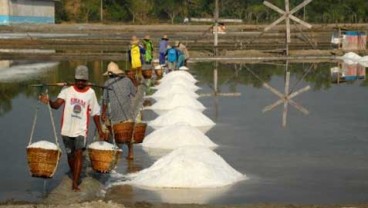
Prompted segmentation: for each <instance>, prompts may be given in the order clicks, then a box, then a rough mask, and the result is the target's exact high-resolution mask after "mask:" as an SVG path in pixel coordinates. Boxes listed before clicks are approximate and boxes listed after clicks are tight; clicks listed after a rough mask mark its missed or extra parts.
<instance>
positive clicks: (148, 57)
mask: <svg viewBox="0 0 368 208" xmlns="http://www.w3.org/2000/svg"><path fill="white" fill-rule="evenodd" d="M142 43H143V47H144V49H145V54H144V62H145V64H151V62H152V59H153V43H152V41H151V38H150V36H149V35H146V36H144V39H143V41H142Z"/></svg>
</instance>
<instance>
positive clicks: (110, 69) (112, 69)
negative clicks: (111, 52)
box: [103, 62, 124, 76]
mask: <svg viewBox="0 0 368 208" xmlns="http://www.w3.org/2000/svg"><path fill="white" fill-rule="evenodd" d="M109 74H115V75H121V74H124V71H122V70H121V69H120V68H119V66H118V65H117V64H116V63H115V62H110V63H109V65H107V70H106V72H105V73H103V75H104V76H108V75H109Z"/></svg>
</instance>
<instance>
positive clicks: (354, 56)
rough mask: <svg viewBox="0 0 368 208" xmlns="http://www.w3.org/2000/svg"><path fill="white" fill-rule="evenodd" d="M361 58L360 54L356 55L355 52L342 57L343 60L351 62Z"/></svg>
mask: <svg viewBox="0 0 368 208" xmlns="http://www.w3.org/2000/svg"><path fill="white" fill-rule="evenodd" d="M360 58H361V56H359V55H358V54H356V53H354V52H349V53H346V54H344V55H343V56H342V59H350V60H354V61H357V60H359V59H360Z"/></svg>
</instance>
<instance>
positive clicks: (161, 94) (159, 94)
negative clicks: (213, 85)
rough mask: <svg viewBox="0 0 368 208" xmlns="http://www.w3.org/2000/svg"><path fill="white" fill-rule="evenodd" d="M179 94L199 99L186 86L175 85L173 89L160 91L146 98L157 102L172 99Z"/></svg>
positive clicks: (168, 88)
mask: <svg viewBox="0 0 368 208" xmlns="http://www.w3.org/2000/svg"><path fill="white" fill-rule="evenodd" d="M178 93H184V94H187V95H188V96H191V97H193V98H198V97H199V95H198V94H197V93H195V92H193V91H191V90H189V89H187V88H186V87H185V86H182V85H174V86H172V87H167V88H163V89H159V90H157V91H156V92H155V93H153V94H152V95H150V96H146V98H154V99H155V100H159V99H162V98H166V97H170V96H172V95H173V94H178Z"/></svg>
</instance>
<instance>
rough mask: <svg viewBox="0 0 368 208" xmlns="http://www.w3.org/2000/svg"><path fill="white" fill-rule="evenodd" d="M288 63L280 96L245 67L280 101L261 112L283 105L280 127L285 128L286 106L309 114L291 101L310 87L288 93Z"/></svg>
mask: <svg viewBox="0 0 368 208" xmlns="http://www.w3.org/2000/svg"><path fill="white" fill-rule="evenodd" d="M287 65H288V62H286V68H285V72H286V76H285V89H284V94H282V93H281V92H279V91H278V90H276V89H275V88H273V87H271V86H270V85H269V84H267V83H266V82H264V81H263V80H262V79H261V78H260V77H259V76H257V74H255V73H254V72H253V71H252V70H250V69H249V68H248V67H246V69H247V70H248V71H249V72H250V73H251V74H252V75H253V76H255V77H256V78H257V79H258V80H260V81H261V82H263V87H265V88H267V89H268V90H270V91H271V92H272V93H273V94H275V95H276V96H278V97H279V98H280V99H279V100H277V101H276V102H274V103H272V104H271V105H268V106H266V107H264V108H263V110H262V112H263V113H265V112H267V111H270V110H272V109H274V108H275V107H277V106H278V105H280V104H282V103H283V104H284V111H283V114H282V126H283V127H286V118H287V112H288V104H289V103H290V104H291V105H292V106H293V107H294V108H296V109H297V110H299V111H300V112H302V113H304V114H305V115H308V114H309V111H308V110H307V109H305V108H304V107H303V106H301V105H300V104H298V103H297V102H295V101H294V100H292V98H293V97H295V96H297V95H299V94H301V93H303V92H305V91H308V90H309V89H310V86H309V85H308V86H306V87H304V88H302V89H300V90H298V91H296V92H293V93H290V92H289V88H290V87H289V86H290V84H289V83H290V72H288V71H287V70H288V66H287Z"/></svg>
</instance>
